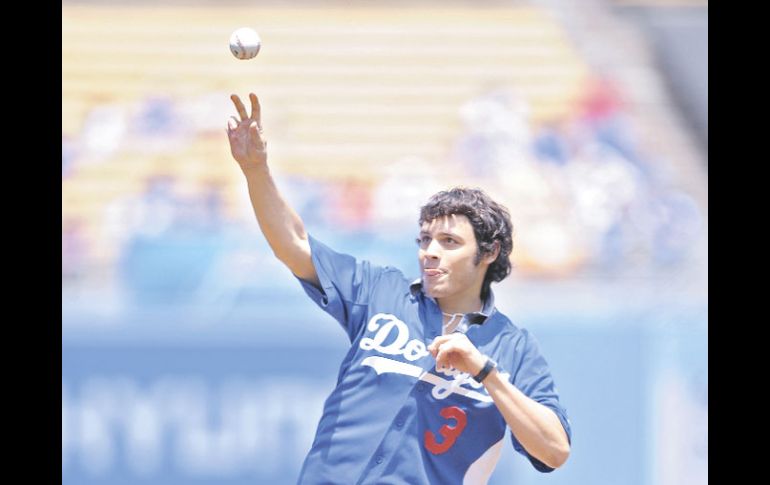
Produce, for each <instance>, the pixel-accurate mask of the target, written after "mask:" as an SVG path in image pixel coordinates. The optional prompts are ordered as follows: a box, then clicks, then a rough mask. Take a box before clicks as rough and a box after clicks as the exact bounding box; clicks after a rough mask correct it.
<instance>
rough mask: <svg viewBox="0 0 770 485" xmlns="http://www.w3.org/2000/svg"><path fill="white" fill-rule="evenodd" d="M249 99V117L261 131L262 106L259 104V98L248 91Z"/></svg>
mask: <svg viewBox="0 0 770 485" xmlns="http://www.w3.org/2000/svg"><path fill="white" fill-rule="evenodd" d="M249 99H251V119H252V120H255V121H256V122H257V126H258V127H259V131H262V107H261V106H260V105H259V98H257V95H256V94H254V93H249Z"/></svg>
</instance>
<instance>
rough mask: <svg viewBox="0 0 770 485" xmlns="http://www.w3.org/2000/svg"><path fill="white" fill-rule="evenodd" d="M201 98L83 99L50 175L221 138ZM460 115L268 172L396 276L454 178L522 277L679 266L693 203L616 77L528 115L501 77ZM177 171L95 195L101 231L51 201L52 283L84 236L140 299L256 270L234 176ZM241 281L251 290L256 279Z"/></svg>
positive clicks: (328, 234)
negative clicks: (434, 142) (509, 235)
mask: <svg viewBox="0 0 770 485" xmlns="http://www.w3.org/2000/svg"><path fill="white" fill-rule="evenodd" d="M212 103H215V101H214V99H213V97H203V98H201V99H199V100H198V103H197V104H196V103H192V104H188V108H187V109H186V110H182V109H181V108H180V106H178V105H176V104H175V103H174V101H173V100H171V99H168V98H149V99H146V100H145V101H144V102H143V103H142V105H141V106H139V107H137V108H136V109H135V110H134V112H133V113H129V111H128V110H125V109H121V108H119V107H115V106H109V105H105V106H102V105H97V106H95V107H94V108H93V110H92V111H91V113H90V114H89V116H88V117H87V119H86V122H85V124H84V127H83V129H82V131H81V133H80V134H79V136H78V137H73V136H67V137H63V138H62V178H63V180H67V179H68V178H71V177H76V176H77V167H78V164H84V163H88V164H111V163H118V162H116V161H115V160H114V157H113V155H114V154H115V153H119V152H120V150H125V149H126V148H125V147H127V146H129V145H130V146H132V147H139V148H138V149H139V150H140V151H141V152H142V153H144V154H151V155H158V154H162V155H164V156H167V157H174V156H176V157H180V156H183V155H182V154H181V153H182V150H183V149H184V147H185V146H186V144H188V143H190V141H191V140H192V139H193V138H194V137H195V136H197V135H200V134H201V133H202V134H204V135H205V136H219V133H218V131H219V129H220V128H221V127H219V126H217V127H216V131H214V129H213V126H212V125H213V121H212V119H211V118H212V113H216V112H217V110H216V109H212V108H211V105H212ZM190 106H191V107H190ZM458 116H459V118H460V120H461V126H462V128H461V130H460V132H459V133H457V136H456V138H455V139H454V140H453V142H452V143H449V144H448V145H447V147H446V156H445V157H443V159H441V160H424V159H421V158H419V157H416V156H411V157H410V156H407V157H405V158H403V159H400V160H393V162H392V163H391V164H388V165H386V166H383V167H378V168H377V170H378V171H377V172H376V174H377V176H376V177H375V178H373V179H371V180H366V179H361V178H355V177H349V178H339V179H323V180H321V179H318V178H313V177H308V176H303V175H297V174H292V175H286V174H279V175H277V176H276V178H277V179H278V180H277V182H278V184H279V185H280V187H281V189H282V190H283V191H284V192H285V193H286V196H287V197H288V198H289V199H290V202H291V203H292V204H293V205H294V206H295V208H296V209H297V211H298V212H299V214H300V215H301V216H302V217H303V219H304V221H305V223H306V225H307V227H308V228H309V230H310V231H313V232H317V233H319V234H321V235H322V237H324V238H325V239H326V240H327V242H328V243H329V244H332V245H340V246H341V247H342V248H344V249H346V250H351V251H355V250H359V251H360V253H358V254H357V255H359V256H362V257H374V258H375V259H376V258H377V257H378V256H379V257H381V259H382V260H383V262H388V263H389V264H392V265H394V266H400V267H401V269H403V270H405V272H407V273H409V272H410V270H411V269H412V266H413V263H414V262H413V259H414V251H413V249H414V248H413V247H412V246H413V244H412V241H413V237H414V234H413V233H414V231H415V228H416V222H417V213H418V209H419V207H420V205H421V204H422V203H424V202H425V200H427V197H428V196H430V195H431V194H432V193H434V192H435V191H437V190H441V189H444V188H447V187H450V186H452V185H472V186H478V187H482V188H484V189H485V190H487V191H488V192H489V193H490V194H491V195H492V196H493V197H495V198H497V199H499V200H500V201H501V202H503V203H504V204H505V205H506V206H507V207H508V208H509V209H510V211H511V214H512V219H513V222H514V253H513V261H514V268H515V271H518V272H519V274H521V275H523V276H525V277H558V278H569V277H571V276H574V275H578V274H580V275H585V274H598V275H606V274H609V273H613V272H620V271H624V270H629V269H635V270H638V269H639V268H645V269H648V270H652V271H656V270H661V271H664V270H666V268H671V267H678V266H681V265H686V264H688V256H690V254H691V251H692V250H693V248H694V246H695V245H696V243H697V241H698V238H699V236H700V235H701V230H702V226H703V223H702V215H701V209H700V208H699V206H698V204H697V202H696V201H695V200H694V199H693V198H692V197H691V196H690V195H688V194H687V193H685V192H683V191H682V190H679V189H677V188H676V187H677V182H678V181H677V180H671V179H670V176H669V175H668V174H669V173H670V171H668V170H667V169H666V164H667V163H670V162H668V161H666V160H663V159H660V158H657V157H656V155H655V154H654V153H653V152H651V151H650V150H646V149H644V146H645V144H644V143H643V141H642V140H640V138H639V135H638V134H637V132H636V130H635V126H634V121H633V118H632V117H631V116H630V115H629V113H628V110H627V108H626V106H625V104H624V100H623V92H622V87H621V86H619V85H617V84H615V83H613V82H612V80H611V79H607V78H599V77H597V78H593V79H591V80H590V82H588V83H587V84H586V86H585V89H584V90H583V91H582V93H581V96H580V97H579V99H577V100H576V102H575V105H574V109H573V110H572V111H571V112H570V114H569V115H567V116H564V117H562V118H560V119H555V120H550V121H549V122H546V123H534V122H533V121H532V120H531V119H530V113H529V106H528V105H527V102H526V100H525V99H524V97H522V96H519V95H517V93H516V92H515V91H513V90H511V89H508V88H501V89H490V90H488V91H486V92H484V93H482V94H480V95H479V96H477V97H475V98H473V99H469V100H468V101H467V102H466V103H464V104H463V105H462V106H459V107H458ZM213 133H215V134H213ZM221 139H222V140H221V142H222V144H225V143H226V139H225V137H224V135H223V134H222V135H221ZM134 149H137V148H134ZM123 163H125V162H123ZM216 163H220V164H221V166H222V171H223V172H224V171H225V170H229V169H230V168H232V167H228V166H227V165H226V164H227V163H229V161H228V160H217V161H216ZM274 163H280V161H275V162H274ZM182 177H183V174H179V173H177V172H175V171H173V170H170V169H168V168H167V167H164V166H163V165H162V164H157V166H156V168H155V169H154V170H153V171H151V173H149V174H148V175H147V176H146V177H145V179H144V182H143V184H142V186H141V188H140V189H139V190H137V191H134V192H133V193H129V194H121V195H119V196H115V197H108V198H107V200H103V202H104V203H103V205H101V206H100V210H99V213H98V217H97V218H96V224H97V225H99V226H100V230H99V231H93V230H92V231H86V230H85V225H86V223H87V222H88V221H85V220H84V219H83V217H79V216H78V215H77V214H70V213H69V212H68V207H67V206H66V204H65V206H64V207H63V218H62V281H63V284H64V285H65V286H66V285H70V284H78V283H83V284H87V282H88V278H89V272H90V271H91V269H92V268H93V265H94V263H93V258H91V255H90V251H91V250H92V248H93V247H95V246H97V245H98V244H97V241H95V240H94V238H102V240H101V241H99V243H100V244H108V245H109V246H110V247H112V248H114V253H113V254H114V256H112V257H111V258H110V259H108V260H107V261H106V262H105V261H102V262H101V263H99V264H102V265H104V264H106V265H111V266H112V267H113V269H114V273H115V275H116V276H115V277H116V279H117V284H118V287H120V288H122V289H123V290H125V291H127V292H128V293H129V294H131V295H133V296H134V297H136V298H138V299H139V300H141V301H143V302H152V301H156V300H157V301H164V302H180V303H181V302H184V301H187V300H189V299H191V298H195V297H196V295H197V296H199V295H200V292H199V290H200V287H201V286H202V285H204V284H206V285H211V280H212V278H214V277H213V276H212V273H217V276H216V278H215V279H216V280H219V281H224V280H227V279H228V278H230V280H232V279H234V278H235V273H237V272H239V271H241V272H242V271H243V266H242V265H241V264H240V263H238V264H235V263H234V261H241V262H242V261H243V260H244V254H248V253H249V252H252V253H253V252H255V251H259V252H261V253H263V254H262V255H261V256H260V257H259V258H257V259H254V258H252V259H249V258H248V257H246V258H245V260H247V261H251V263H252V264H254V265H255V266H256V265H258V264H263V263H264V261H265V260H267V259H269V257H270V254H269V249H268V248H267V247H266V245H265V244H264V242H263V241H262V240H261V237H260V236H259V234H258V233H257V232H255V226H256V223H255V221H254V219H253V216H251V213H250V211H251V208H250V206H249V202H248V195H247V193H246V187H245V184H243V183H228V182H226V181H225V178H223V177H221V178H217V177H209V178H203V179H202V180H201V181H199V182H198V183H196V184H195V186H194V188H193V189H192V190H190V189H189V187H188V188H187V189H185V190H181V189H180V182H181V180H180V179H181V178H182ZM188 185H189V184H188ZM227 199H234V200H238V201H239V203H240V207H239V210H238V211H237V213H236V214H235V215H233V214H232V213H228V211H226V210H225V201H226V200H227ZM91 223H92V224H93V223H94V222H93V221H91ZM330 239H331V240H330ZM262 256H264V257H262ZM223 268H224V269H223ZM228 268H229V269H228ZM254 269H255V270H258V269H259V268H258V267H255V268H254ZM223 271H224V274H222V272H223ZM228 271H232V272H233V273H230V274H229V275H228V274H227V272H228ZM235 279H238V280H243V277H242V276H241V277H238V278H235ZM276 280H277V281H279V282H280V281H284V282H288V281H289V280H290V276H289V275H287V274H283V273H281V275H280V276H278V277H277V278H276V279H274V278H271V279H269V280H268V281H269V283H270V285H271V286H270V287H271V288H274V285H275V284H276ZM207 282H208V283H207ZM252 283H253V284H254V285H256V287H257V290H256V291H259V288H260V284H263V287H267V285H264V283H258V282H254V281H252ZM244 284H246V283H244ZM279 284H280V283H279ZM286 284H293V282H291V283H286ZM214 286H216V283H214Z"/></svg>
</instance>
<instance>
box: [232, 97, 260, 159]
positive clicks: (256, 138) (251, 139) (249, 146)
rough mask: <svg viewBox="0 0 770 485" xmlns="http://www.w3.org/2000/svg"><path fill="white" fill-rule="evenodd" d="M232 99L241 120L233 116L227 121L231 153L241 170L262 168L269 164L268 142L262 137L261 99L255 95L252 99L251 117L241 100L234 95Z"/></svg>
mask: <svg viewBox="0 0 770 485" xmlns="http://www.w3.org/2000/svg"><path fill="white" fill-rule="evenodd" d="M230 99H231V100H232V101H233V104H234V105H235V109H236V110H237V111H238V116H240V118H241V119H240V120H238V118H236V117H235V116H231V117H230V119H229V120H227V137H228V139H229V140H230V152H231V153H232V155H233V158H234V159H235V160H236V161H237V162H238V164H239V165H240V166H241V169H246V168H252V167H260V166H264V165H265V164H266V163H267V140H265V138H264V136H263V135H262V122H261V120H260V116H261V113H260V107H259V99H257V95H256V94H254V93H250V94H249V99H251V116H248V115H247V114H246V108H245V107H244V106H243V103H242V102H241V99H240V98H239V97H238V96H237V95H235V94H233V95H232V96H230Z"/></svg>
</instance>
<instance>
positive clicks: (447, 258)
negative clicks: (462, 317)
mask: <svg viewBox="0 0 770 485" xmlns="http://www.w3.org/2000/svg"><path fill="white" fill-rule="evenodd" d="M417 242H418V244H419V246H420V250H419V251H418V257H419V259H420V271H421V273H422V283H423V288H424V289H425V292H426V293H427V294H428V295H429V296H432V297H433V298H436V299H440V298H445V299H446V298H449V299H454V298H459V299H462V300H465V299H467V297H468V296H470V295H472V294H475V297H479V294H480V292H481V284H482V283H483V281H484V275H485V273H486V270H487V267H488V266H489V263H491V262H492V261H494V258H491V259H490V257H489V256H487V257H484V258H482V259H481V261H480V262H479V263H478V264H477V263H476V253H477V251H478V246H477V244H476V236H475V234H474V233H473V226H472V225H471V223H470V221H469V220H468V218H467V217H466V216H464V215H461V214H453V215H449V216H444V217H439V218H436V219H434V220H432V221H430V222H425V223H423V225H422V226H421V227H420V234H419V236H418V237H417Z"/></svg>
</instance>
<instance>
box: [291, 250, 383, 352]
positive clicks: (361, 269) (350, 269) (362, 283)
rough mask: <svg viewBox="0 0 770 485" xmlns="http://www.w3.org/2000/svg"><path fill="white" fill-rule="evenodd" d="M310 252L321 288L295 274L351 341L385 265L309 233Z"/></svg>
mask: <svg viewBox="0 0 770 485" xmlns="http://www.w3.org/2000/svg"><path fill="white" fill-rule="evenodd" d="M308 239H309V241H310V252H311V258H312V261H313V266H314V267H315V271H316V274H317V275H318V280H319V281H320V283H321V288H318V287H316V286H315V285H314V284H312V283H310V282H308V281H305V280H303V279H301V278H299V277H297V276H296V275H295V277H296V278H297V279H298V280H299V282H300V284H301V285H302V288H303V289H304V290H305V293H307V295H308V296H309V297H310V298H311V299H312V300H313V301H314V302H315V303H316V304H317V305H318V306H319V307H321V309H322V310H323V311H325V312H326V313H328V314H329V315H331V316H332V317H334V319H335V320H337V321H338V322H339V323H340V325H342V328H343V329H344V330H345V332H346V333H347V335H348V338H349V339H350V341H351V342H352V341H353V340H354V339H355V336H356V334H357V333H358V332H359V330H360V329H361V326H362V325H363V324H364V321H365V318H366V311H367V307H368V306H369V303H370V300H371V297H372V291H373V289H374V287H375V285H376V284H377V281H378V279H379V278H380V276H381V274H382V272H383V268H382V267H379V266H376V265H373V264H371V263H369V262H368V261H359V260H357V259H356V258H354V257H353V256H350V255H347V254H343V253H338V252H335V251H333V250H332V249H330V248H329V247H327V246H326V245H325V244H323V243H321V242H320V241H318V240H316V239H315V238H313V237H312V236H308Z"/></svg>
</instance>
